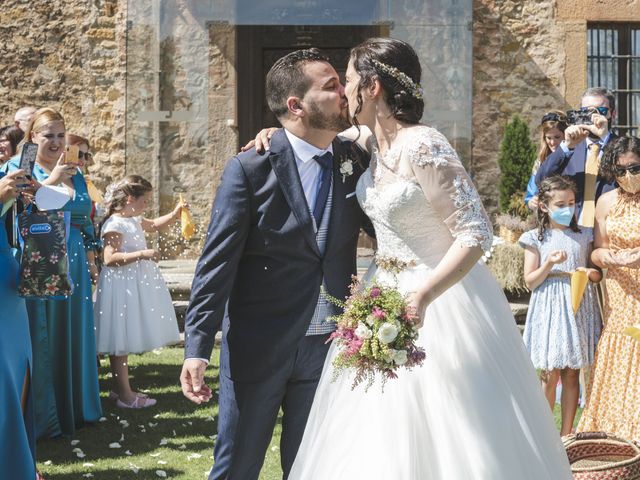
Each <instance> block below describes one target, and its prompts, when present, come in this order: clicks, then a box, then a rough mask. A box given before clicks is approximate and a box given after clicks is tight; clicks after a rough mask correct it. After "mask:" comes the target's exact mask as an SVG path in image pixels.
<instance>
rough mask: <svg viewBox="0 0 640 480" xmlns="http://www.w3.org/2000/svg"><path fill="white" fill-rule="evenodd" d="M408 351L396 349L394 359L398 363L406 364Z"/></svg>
mask: <svg viewBox="0 0 640 480" xmlns="http://www.w3.org/2000/svg"><path fill="white" fill-rule="evenodd" d="M407 360H408V357H407V351H406V350H395V351H394V353H393V361H394V363H395V364H396V365H404V364H405V363H407Z"/></svg>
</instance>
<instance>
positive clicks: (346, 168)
mask: <svg viewBox="0 0 640 480" xmlns="http://www.w3.org/2000/svg"><path fill="white" fill-rule="evenodd" d="M340 173H341V174H342V175H345V176H349V175H351V174H352V173H353V163H351V160H345V161H344V162H342V165H340Z"/></svg>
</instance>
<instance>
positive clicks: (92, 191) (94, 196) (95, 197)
mask: <svg viewBox="0 0 640 480" xmlns="http://www.w3.org/2000/svg"><path fill="white" fill-rule="evenodd" d="M84 179H85V181H86V182H87V192H88V193H89V198H91V201H92V202H93V203H102V202H104V198H102V193H100V190H98V187H96V186H95V184H94V183H93V182H92V181H91V179H90V178H89V177H84Z"/></svg>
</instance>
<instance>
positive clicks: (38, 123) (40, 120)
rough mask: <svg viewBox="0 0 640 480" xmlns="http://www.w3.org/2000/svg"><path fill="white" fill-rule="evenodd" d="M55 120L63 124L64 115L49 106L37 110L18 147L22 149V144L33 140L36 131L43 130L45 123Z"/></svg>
mask: <svg viewBox="0 0 640 480" xmlns="http://www.w3.org/2000/svg"><path fill="white" fill-rule="evenodd" d="M53 122H62V125H64V117H63V116H62V114H61V113H60V112H58V111H57V110H54V109H53V108H49V107H44V108H40V109H38V110H36V113H34V114H33V117H32V118H31V121H30V122H29V126H27V130H26V131H25V132H24V138H23V139H22V142H20V145H18V148H19V149H20V150H22V146H23V145H24V144H25V142H32V141H33V134H34V133H38V132H40V131H42V129H43V128H44V127H45V125H48V124H50V123H53ZM65 128H66V126H65Z"/></svg>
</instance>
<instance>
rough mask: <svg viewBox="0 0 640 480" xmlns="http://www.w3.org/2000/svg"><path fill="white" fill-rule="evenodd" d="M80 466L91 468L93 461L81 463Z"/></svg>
mask: <svg viewBox="0 0 640 480" xmlns="http://www.w3.org/2000/svg"><path fill="white" fill-rule="evenodd" d="M82 466H83V467H84V468H91V467H95V465H94V464H93V463H83V464H82Z"/></svg>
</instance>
